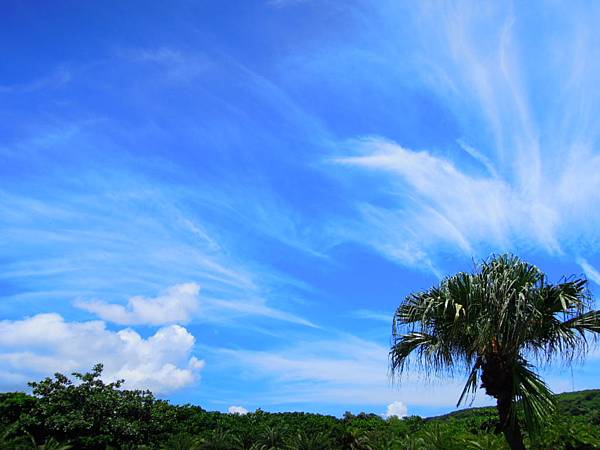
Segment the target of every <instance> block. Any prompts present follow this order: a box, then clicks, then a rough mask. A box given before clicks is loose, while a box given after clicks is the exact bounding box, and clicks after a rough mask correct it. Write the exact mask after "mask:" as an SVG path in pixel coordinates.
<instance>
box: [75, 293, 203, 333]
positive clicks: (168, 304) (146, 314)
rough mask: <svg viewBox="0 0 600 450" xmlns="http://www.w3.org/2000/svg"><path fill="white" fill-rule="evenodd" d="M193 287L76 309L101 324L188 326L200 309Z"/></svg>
mask: <svg viewBox="0 0 600 450" xmlns="http://www.w3.org/2000/svg"><path fill="white" fill-rule="evenodd" d="M199 292H200V286H198V285H197V284H196V283H184V284H177V285H175V286H173V287H171V288H169V289H167V290H165V291H164V292H163V293H162V294H161V295H159V296H158V297H155V298H146V297H142V296H137V297H132V298H130V299H129V301H128V302H127V307H125V306H123V305H118V304H113V303H106V302H103V301H99V300H96V301H79V302H77V306H78V307H79V308H81V309H84V310H86V311H89V312H91V313H94V314H96V315H97V316H98V317H100V318H101V319H103V320H106V321H109V322H113V323H118V324H120V325H140V324H147V325H163V324H170V323H187V322H189V321H190V320H191V318H192V317H193V315H194V314H195V313H196V312H198V310H199V308H200V301H199V298H198V294H199Z"/></svg>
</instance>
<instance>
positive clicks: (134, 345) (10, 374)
mask: <svg viewBox="0 0 600 450" xmlns="http://www.w3.org/2000/svg"><path fill="white" fill-rule="evenodd" d="M194 344H195V338H194V336H193V335H192V334H190V332H189V331H188V330H186V329H185V328H183V327H181V326H179V325H170V326H166V327H162V328H160V329H158V330H157V331H156V333H154V334H153V335H151V336H149V337H147V338H144V337H142V336H141V335H140V334H138V333H137V332H135V331H134V330H132V329H129V328H126V329H122V330H119V331H111V330H109V329H107V328H106V324H105V323H104V322H102V321H88V322H68V321H66V320H65V319H64V318H63V317H62V316H60V315H59V314H38V315H35V316H33V317H28V318H25V319H22V320H15V321H11V320H4V321H1V322H0V384H3V385H4V386H6V387H11V388H23V385H24V384H25V382H26V381H29V380H31V379H32V378H33V379H35V378H39V377H41V376H47V375H48V374H50V373H53V372H57V371H58V372H65V373H69V372H71V371H74V370H87V369H89V368H91V367H92V366H93V365H94V364H96V363H98V362H101V363H103V364H104V368H105V372H104V377H105V378H106V379H107V380H116V379H122V378H123V379H125V380H126V384H125V386H126V387H127V388H143V389H150V390H152V391H153V392H156V393H164V392H169V391H173V390H176V389H180V388H183V387H185V386H188V385H190V384H192V383H194V382H195V381H197V379H198V377H199V373H200V371H201V370H202V368H203V366H204V362H203V361H201V360H199V359H198V358H197V357H195V356H193V355H192V351H193V347H194Z"/></svg>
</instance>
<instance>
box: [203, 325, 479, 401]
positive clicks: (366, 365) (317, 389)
mask: <svg viewBox="0 0 600 450" xmlns="http://www.w3.org/2000/svg"><path fill="white" fill-rule="evenodd" d="M388 351H389V349H388V348H387V347H385V346H383V345H380V344H378V343H375V342H372V341H368V340H365V339H360V338H357V337H355V336H351V335H343V336H340V337H339V338H335V339H330V340H315V341H308V342H306V341H305V342H298V343H296V344H295V345H292V346H290V347H286V348H283V349H280V350H273V351H252V350H230V349H218V350H216V351H215V355H214V357H213V359H214V361H215V364H217V365H218V366H219V369H220V370H224V371H235V372H236V373H240V374H241V376H243V377H244V379H256V380H263V381H266V382H267V386H268V387H267V388H266V390H265V391H262V392H253V394H252V397H248V398H247V399H244V400H245V401H249V402H255V401H256V398H260V401H261V403H263V404H265V405H281V404H298V403H302V404H313V405H314V404H334V405H347V406H350V405H356V406H361V407H363V406H364V405H372V406H376V407H382V406H383V405H387V404H388V403H389V401H390V398H395V397H396V398H397V397H398V396H401V397H402V398H403V399H404V401H407V402H410V404H411V405H418V406H438V407H439V406H444V407H449V408H452V407H454V406H455V405H456V401H457V400H458V397H459V395H460V392H461V390H462V387H463V385H464V380H463V379H462V378H461V377H457V378H456V379H453V380H449V379H447V378H444V379H443V380H442V379H441V378H440V379H436V378H433V379H431V380H429V381H426V380H424V379H423V377H420V376H419V375H416V374H414V373H413V374H410V375H409V376H407V377H405V378H403V379H402V380H401V382H400V383H399V384H396V385H393V384H392V380H391V379H390V377H389V371H388ZM485 400H486V397H485V395H483V393H482V395H480V396H478V402H477V404H483V403H482V402H485Z"/></svg>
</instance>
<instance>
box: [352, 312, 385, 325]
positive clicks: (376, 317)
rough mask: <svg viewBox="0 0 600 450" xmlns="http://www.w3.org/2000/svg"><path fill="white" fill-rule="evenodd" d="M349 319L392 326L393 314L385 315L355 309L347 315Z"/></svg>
mask: <svg viewBox="0 0 600 450" xmlns="http://www.w3.org/2000/svg"><path fill="white" fill-rule="evenodd" d="M349 315H350V316H351V317H355V318H357V319H366V320H376V321H378V322H383V323H387V324H388V325H390V326H391V325H392V319H393V317H394V315H393V314H386V313H383V312H379V311H371V310H369V309H357V310H355V311H352V312H351V313H350V314H349Z"/></svg>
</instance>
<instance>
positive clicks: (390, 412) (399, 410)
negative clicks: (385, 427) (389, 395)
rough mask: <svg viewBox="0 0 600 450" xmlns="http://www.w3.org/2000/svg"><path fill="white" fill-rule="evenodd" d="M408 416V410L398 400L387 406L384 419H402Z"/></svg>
mask: <svg viewBox="0 0 600 450" xmlns="http://www.w3.org/2000/svg"><path fill="white" fill-rule="evenodd" d="M407 415H408V408H407V407H406V405H405V404H404V403H402V402H401V401H399V400H396V401H394V402H392V403H390V404H389V405H387V411H386V413H385V417H386V418H387V417H398V418H399V419H402V418H403V417H406V416H407Z"/></svg>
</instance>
